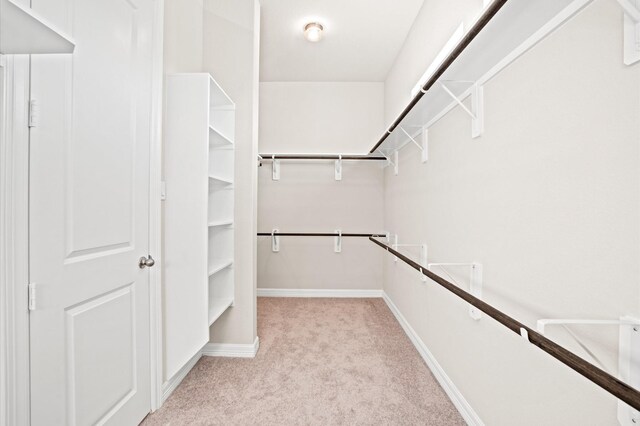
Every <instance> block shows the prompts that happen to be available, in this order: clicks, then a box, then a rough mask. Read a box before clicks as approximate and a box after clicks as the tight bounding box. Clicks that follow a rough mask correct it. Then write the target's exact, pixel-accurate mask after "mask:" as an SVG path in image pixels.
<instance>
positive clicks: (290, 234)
mask: <svg viewBox="0 0 640 426" xmlns="http://www.w3.org/2000/svg"><path fill="white" fill-rule="evenodd" d="M271 236H276V237H340V236H342V237H360V238H371V237H377V238H384V237H386V235H384V234H354V233H347V232H343V233H342V234H339V233H337V232H274V233H271V232H258V237H271Z"/></svg>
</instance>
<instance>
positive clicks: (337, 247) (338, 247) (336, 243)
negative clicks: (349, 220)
mask: <svg viewBox="0 0 640 426" xmlns="http://www.w3.org/2000/svg"><path fill="white" fill-rule="evenodd" d="M335 233H336V234H338V235H336V237H335V238H334V239H333V251H334V252H335V253H342V230H340V229H336V230H335Z"/></svg>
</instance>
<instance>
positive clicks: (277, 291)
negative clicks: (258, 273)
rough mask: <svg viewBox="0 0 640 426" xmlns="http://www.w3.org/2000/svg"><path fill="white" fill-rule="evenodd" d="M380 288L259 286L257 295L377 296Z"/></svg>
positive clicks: (379, 293)
mask: <svg viewBox="0 0 640 426" xmlns="http://www.w3.org/2000/svg"><path fill="white" fill-rule="evenodd" d="M382 293H383V291H382V290H331V289H313V290H309V289H288V288H259V289H258V297H330V298H342V297H345V298H347V297H350V298H377V297H382Z"/></svg>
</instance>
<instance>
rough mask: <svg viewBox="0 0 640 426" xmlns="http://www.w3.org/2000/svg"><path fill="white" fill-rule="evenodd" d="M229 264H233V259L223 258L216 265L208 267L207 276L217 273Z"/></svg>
mask: <svg viewBox="0 0 640 426" xmlns="http://www.w3.org/2000/svg"><path fill="white" fill-rule="evenodd" d="M231 265H233V260H223V261H220V262H218V263H217V264H216V265H213V266H212V267H211V268H210V269H209V277H211V276H213V275H215V274H217V273H218V272H220V271H222V270H224V269H226V268H228V267H229V266H231Z"/></svg>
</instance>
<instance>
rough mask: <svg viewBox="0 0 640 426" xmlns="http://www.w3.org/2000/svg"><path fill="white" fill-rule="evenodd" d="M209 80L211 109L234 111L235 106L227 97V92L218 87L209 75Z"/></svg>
mask: <svg viewBox="0 0 640 426" xmlns="http://www.w3.org/2000/svg"><path fill="white" fill-rule="evenodd" d="M209 78H210V79H211V107H212V108H225V109H227V108H228V109H235V107H236V104H235V103H234V102H233V101H232V100H231V98H230V97H229V95H227V92H225V91H224V90H223V89H222V87H220V85H219V84H218V82H217V81H215V80H214V79H213V77H212V76H211V75H209Z"/></svg>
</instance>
